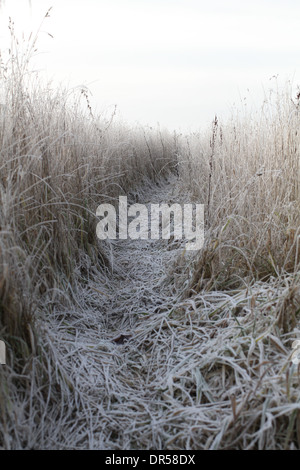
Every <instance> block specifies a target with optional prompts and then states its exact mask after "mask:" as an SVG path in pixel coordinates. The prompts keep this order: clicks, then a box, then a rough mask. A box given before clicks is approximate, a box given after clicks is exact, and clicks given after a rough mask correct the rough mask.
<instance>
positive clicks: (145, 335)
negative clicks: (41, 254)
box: [48, 178, 188, 449]
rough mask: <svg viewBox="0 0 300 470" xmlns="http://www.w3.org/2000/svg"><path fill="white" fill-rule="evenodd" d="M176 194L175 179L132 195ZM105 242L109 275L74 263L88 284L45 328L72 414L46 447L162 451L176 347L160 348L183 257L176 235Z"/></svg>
mask: <svg viewBox="0 0 300 470" xmlns="http://www.w3.org/2000/svg"><path fill="white" fill-rule="evenodd" d="M177 193H178V190H177V180H176V178H173V179H172V180H171V181H168V182H165V181H164V183H163V184H158V185H157V186H155V187H154V188H153V187H152V188H148V187H147V188H145V190H144V192H141V194H140V195H137V194H134V197H135V202H137V199H136V198H137V197H138V202H140V203H143V204H147V203H150V202H151V203H161V202H165V203H172V202H178V194H177ZM175 199H176V201H175ZM107 243H109V247H110V248H109V250H110V259H111V266H112V270H111V271H112V272H107V273H106V274H105V275H104V274H103V275H101V276H99V272H98V271H97V270H96V269H95V267H92V266H84V263H83V265H82V266H79V267H78V269H81V271H82V276H88V277H89V278H88V282H87V283H86V286H85V287H84V288H83V287H82V286H78V288H77V294H74V299H75V301H76V304H75V305H74V307H73V308H71V309H70V308H67V309H66V310H64V311H60V310H59V309H58V311H57V313H56V315H55V316H54V317H53V319H52V323H51V325H49V331H48V334H49V336H50V338H51V347H52V348H55V351H54V354H55V356H56V357H58V362H59V363H61V364H63V365H64V374H65V375H64V379H65V380H67V381H68V383H70V392H72V393H70V397H69V398H68V400H72V398H71V397H72V396H73V392H74V391H75V395H74V397H75V401H76V403H74V405H75V409H76V410H77V412H76V415H75V416H74V414H73V416H72V420H70V416H69V417H68V416H67V415H66V416H64V418H63V419H62V421H61V423H60V425H59V426H58V427H57V428H56V431H53V433H54V435H53V436H52V439H53V440H52V442H49V443H48V445H49V446H50V447H51V446H53V445H55V446H58V447H62V448H87V447H89V448H97V449H111V448H115V449H126V448H127V449H133V448H148V447H149V448H150V447H152V448H153V447H156V448H162V447H163V445H164V442H163V441H164V433H163V432H162V423H163V424H166V423H165V419H166V416H165V415H166V413H167V414H168V409H169V407H170V405H168V404H167V403H165V405H164V406H163V407H162V403H161V399H162V395H163V393H164V389H165V386H166V380H167V375H166V372H167V371H168V370H169V371H170V370H171V369H172V367H173V365H172V359H171V357H172V353H173V349H174V347H175V344H170V345H168V347H167V348H166V347H165V346H166V345H165V344H164V331H165V329H172V320H171V319H170V318H169V316H170V314H172V312H173V311H174V309H175V308H176V305H177V303H178V301H179V300H180V297H181V294H182V291H183V289H184V287H185V285H186V283H187V282H188V278H187V276H186V273H185V275H184V273H183V272H182V269H180V259H181V257H182V259H183V258H184V256H186V255H185V254H184V248H183V246H182V245H181V243H180V242H179V241H177V242H176V241H174V240H173V242H171V240H130V239H129V240H117V241H110V242H107ZM180 255H181V256H180ZM88 273H90V274H88ZM183 282H184V283H185V284H183ZM78 292H79V295H78ZM182 326H183V325H182ZM163 370H164V373H162V371H163ZM73 384H76V386H75V390H73V387H74V385H73ZM167 426H168V425H167ZM55 434H57V436H55ZM169 437H170V436H168V439H169ZM62 439H63V440H64V442H62Z"/></svg>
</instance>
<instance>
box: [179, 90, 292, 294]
mask: <svg viewBox="0 0 300 470" xmlns="http://www.w3.org/2000/svg"><path fill="white" fill-rule="evenodd" d="M299 97H300V95H299V94H298V95H297V96H296V97H295V96H293V92H292V87H291V85H287V86H286V87H285V88H283V89H280V88H279V87H277V89H276V90H271V91H270V93H269V95H268V96H266V99H265V101H264V103H263V105H262V107H261V109H260V110H259V111H256V112H254V111H252V112H250V111H249V112H248V111H247V108H245V110H244V111H242V112H241V111H238V112H236V113H235V114H233V116H232V118H231V119H230V120H229V121H228V122H225V123H223V122H221V121H219V120H218V118H217V117H216V118H215V119H214V121H213V123H212V128H211V129H209V130H208V131H207V132H206V134H205V135H203V134H197V133H194V134H192V135H190V136H188V137H186V138H185V140H183V138H182V142H181V143H182V145H184V146H185V150H183V153H182V155H181V157H180V159H181V165H180V174H181V177H182V181H183V185H184V186H185V185H188V186H189V187H190V188H192V191H193V194H194V198H195V200H197V201H199V202H201V203H204V204H205V205H206V219H205V222H206V237H205V239H206V243H205V248H204V250H203V251H202V252H201V254H200V257H199V258H198V260H197V263H196V266H195V275H194V278H193V280H192V284H191V287H192V289H194V290H196V291H199V289H201V288H203V287H205V288H209V289H214V288H217V289H219V288H221V289H231V288H235V287H237V286H240V285H243V284H244V282H245V280H246V281H247V282H249V281H253V280H258V279H260V280H267V279H268V278H269V277H270V276H279V275H282V274H284V273H291V272H294V271H297V269H298V264H299V247H298V240H299V238H298V235H299V221H300V214H299V199H300V188H299V177H300V169H299V156H300V150H299V144H300V135H299V123H300V109H299Z"/></svg>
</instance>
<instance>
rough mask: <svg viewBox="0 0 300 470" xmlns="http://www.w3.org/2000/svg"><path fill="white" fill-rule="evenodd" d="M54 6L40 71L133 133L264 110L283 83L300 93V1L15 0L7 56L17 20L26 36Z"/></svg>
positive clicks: (10, 0) (2, 15)
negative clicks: (132, 127) (115, 115)
mask: <svg viewBox="0 0 300 470" xmlns="http://www.w3.org/2000/svg"><path fill="white" fill-rule="evenodd" d="M50 6H53V9H52V11H51V17H50V18H48V19H47V20H46V21H45V23H44V24H43V27H42V30H43V32H42V33H41V35H40V41H39V52H40V53H41V54H40V55H38V56H37V57H36V58H35V62H36V64H37V65H38V67H39V68H40V69H41V70H43V71H45V73H47V75H48V77H49V78H54V79H55V81H64V82H65V83H66V84H69V85H70V86H72V87H73V86H77V85H81V84H84V85H87V86H88V87H89V89H90V91H91V93H92V95H93V98H92V100H93V104H94V105H95V106H97V108H98V110H99V111H102V110H104V109H108V110H109V109H110V108H111V109H113V106H114V105H115V104H116V105H117V106H118V109H119V112H120V113H121V115H122V117H123V118H124V120H126V121H129V122H130V123H134V122H136V121H138V122H140V123H142V124H149V125H155V124H156V123H157V122H159V123H160V125H161V126H162V127H168V128H170V129H174V128H176V129H182V130H188V129H197V128H203V127H206V126H207V124H208V123H210V122H211V121H212V119H213V117H214V115H215V114H217V115H219V116H223V117H224V118H226V116H228V115H229V114H230V110H231V108H232V106H233V105H234V104H235V105H236V107H239V106H241V104H240V100H242V101H243V100H244V98H245V97H247V103H248V106H251V104H252V103H259V102H260V101H261V100H262V96H263V89H264V90H266V91H267V90H268V89H269V88H270V87H271V86H274V85H275V82H274V79H272V80H270V79H271V77H273V76H274V75H275V76H276V75H278V76H279V77H278V79H279V84H280V85H283V84H284V82H285V81H286V80H287V79H290V80H292V81H293V83H294V86H295V88H296V85H297V83H299V84H300V73H299V72H300V1H299V0H251V1H247V2H246V1H241V0H222V1H221V0H84V1H83V0H52V1H51V0H31V2H30V1H27V0H6V1H5V2H4V6H2V8H1V10H0V45H1V48H2V49H3V48H4V47H5V46H6V44H7V43H6V38H7V37H8V28H7V25H8V16H9V15H10V16H11V17H12V19H13V20H14V21H15V25H16V29H17V30H18V31H24V32H25V33H26V32H28V31H32V30H34V31H35V30H36V29H37V28H38V25H39V23H40V22H41V19H42V17H43V15H44V13H45V12H46V10H47V9H48V8H49V7H50ZM47 32H49V33H51V34H52V35H53V36H54V39H51V37H50V36H48V35H47V34H46V33H47ZM248 90H249V91H248Z"/></svg>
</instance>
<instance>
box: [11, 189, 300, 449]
mask: <svg viewBox="0 0 300 470" xmlns="http://www.w3.org/2000/svg"><path fill="white" fill-rule="evenodd" d="M176 184H177V182H176V181H172V184H171V185H168V186H163V187H160V188H155V189H152V192H151V191H150V192H149V189H148V190H147V193H142V192H141V194H140V195H139V199H140V202H143V203H144V202H149V201H151V202H159V201H164V202H167V201H166V199H169V200H172V197H173V195H174V192H176V191H177V187H176ZM108 249H109V252H110V257H111V264H112V272H107V273H106V274H104V273H102V274H99V272H97V270H95V269H94V267H93V266H90V265H88V264H87V263H85V260H84V258H82V260H81V264H79V265H78V266H77V268H76V269H77V270H78V271H79V273H80V272H81V271H82V272H83V273H84V276H85V278H86V280H87V281H88V282H86V283H85V285H83V284H82V283H78V285H77V286H76V287H75V288H74V294H73V303H72V306H65V307H64V308H62V307H61V306H60V305H57V306H56V308H55V313H54V314H53V315H52V316H51V317H50V319H49V318H47V320H46V321H45V322H44V323H43V329H44V341H45V344H44V345H45V348H46V349H48V351H49V354H50V356H51V357H52V358H54V362H55V364H56V370H55V372H53V373H52V375H54V379H53V380H54V381H57V382H58V383H60V384H61V390H60V392H59V393H61V396H60V400H59V399H58V398H57V403H56V405H54V404H53V406H51V399H52V397H51V396H50V394H49V395H48V402H47V393H46V394H45V393H44V391H43V390H38V389H37V388H35V384H32V395H31V396H30V397H29V402H28V403H26V406H29V407H30V411H29V412H27V413H28V414H29V419H28V420H27V421H26V420H25V422H24V423H23V422H22V419H24V415H26V413H24V410H23V411H22V410H20V419H18V416H16V428H15V431H14V432H15V436H16V440H15V441H14V442H13V443H11V446H12V447H18V446H19V447H22V445H23V446H25V447H29V448H37V449H38V448H58V449H86V448H91V449H176V450H178V449H193V450H194V449H253V448H259V449H275V448H277V449H281V448H296V447H298V445H299V444H298V442H299V422H300V414H299V408H300V404H299V376H298V375H297V367H295V366H293V365H292V364H291V361H290V356H291V352H292V351H291V348H290V345H291V339H294V337H295V336H297V333H298V330H297V328H295V329H294V331H293V332H292V333H288V334H281V333H280V329H279V326H278V322H279V321H280V318H278V315H277V313H276V312H279V311H280V309H281V306H283V305H284V302H286V301H287V300H288V299H289V295H290V292H291V289H292V279H289V278H285V279H284V280H280V279H277V280H275V279H274V280H272V279H271V280H270V282H269V283H268V284H266V283H257V284H255V285H253V286H252V288H251V289H250V288H247V289H246V288H245V289H244V290H242V289H241V290H239V291H236V292H227V293H226V292H216V291H214V292H209V291H208V292H202V293H198V294H195V295H193V296H190V297H186V298H185V296H184V293H185V291H186V288H187V284H188V280H189V275H190V273H189V272H190V266H191V260H189V259H188V258H187V256H188V255H187V254H185V253H184V250H183V247H182V246H180V244H178V243H177V244H176V243H173V244H172V243H168V241H159V242H157V241H151V242H150V241H130V240H129V241H120V242H117V241H116V242H112V243H111V245H110V247H108ZM79 278H80V276H78V279H79ZM274 313H276V314H275V315H274ZM50 375H51V374H50ZM48 390H49V391H50V385H49V388H48ZM42 406H44V410H45V412H44V415H42V416H41V411H40V410H41V409H42ZM21 417H23V418H22V419H21ZM7 435H9V432H8V433H7ZM22 443H23V444H22Z"/></svg>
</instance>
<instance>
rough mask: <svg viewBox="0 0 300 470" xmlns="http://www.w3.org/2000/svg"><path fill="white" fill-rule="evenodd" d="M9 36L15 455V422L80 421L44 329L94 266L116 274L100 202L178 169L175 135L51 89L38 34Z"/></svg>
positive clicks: (10, 402) (7, 206) (0, 183)
mask: <svg viewBox="0 0 300 470" xmlns="http://www.w3.org/2000/svg"><path fill="white" fill-rule="evenodd" d="M48 15H49V13H47V14H46V17H47V16H48ZM9 30H10V35H11V46H10V51H9V55H8V57H7V58H6V59H4V54H2V56H1V62H0V97H1V98H0V103H1V104H0V336H1V339H3V340H4V341H5V342H6V345H7V360H8V365H7V366H6V367H5V368H4V367H2V368H1V369H0V375H1V381H0V416H1V418H0V446H1V447H2V446H3V447H5V448H11V447H23V446H24V445H25V446H26V444H24V442H21V441H20V439H21V438H20V437H19V434H18V432H17V430H16V427H15V426H14V423H15V420H16V419H19V422H21V423H23V424H24V426H25V427H26V426H29V427H30V426H31V425H32V424H33V422H34V421H35V420H36V419H40V420H42V419H43V418H44V417H45V414H48V413H50V415H51V410H52V411H53V420H54V421H55V419H56V418H57V419H59V416H62V414H65V417H64V419H67V417H68V416H69V414H70V413H71V411H70V410H72V406H71V407H70V406H68V405H67V402H68V401H70V398H69V393H70V390H69V384H68V382H67V381H66V380H65V379H64V378H63V374H62V373H61V372H60V364H59V363H57V361H56V359H55V358H53V356H52V354H51V350H50V349H51V348H50V349H49V348H47V346H46V345H45V343H44V344H43V334H42V331H41V324H42V320H44V319H45V317H47V315H51V312H52V309H53V306H54V305H55V304H56V303H57V302H60V303H64V302H65V303H67V302H71V301H72V298H73V296H74V281H75V280H76V282H79V283H84V282H87V280H86V279H87V278H88V277H89V275H91V276H92V271H93V270H96V271H100V272H103V273H104V272H106V271H107V270H109V269H110V255H109V251H107V248H106V245H105V244H103V243H101V242H100V241H99V240H98V239H97V237H96V230H95V228H96V223H97V220H96V217H95V213H96V208H97V206H98V205H99V204H101V203H102V202H106V201H108V200H110V201H114V200H115V198H116V197H117V196H118V195H119V194H127V193H128V192H129V191H130V190H133V189H134V187H135V186H136V185H138V184H141V181H143V180H147V179H148V180H149V179H150V180H155V179H157V178H161V177H163V176H164V175H166V174H167V173H168V172H170V171H173V168H174V162H175V160H174V158H175V157H174V151H175V147H174V145H175V144H174V139H173V137H172V136H170V135H168V134H167V133H166V132H161V131H160V129H150V128H148V129H142V128H139V127H136V128H130V127H129V126H127V125H125V124H122V122H120V121H119V122H118V123H116V122H115V116H114V113H113V114H112V115H102V116H94V115H93V111H92V109H91V106H90V103H89V94H88V90H86V89H85V88H81V89H78V90H73V91H72V90H71V91H70V90H67V89H63V88H60V89H54V88H53V86H52V84H51V83H48V84H47V83H46V84H45V83H43V82H42V81H41V79H40V76H39V74H37V73H36V72H34V71H32V70H31V58H32V56H33V55H34V54H35V52H36V50H37V39H38V35H32V36H31V38H30V40H29V41H24V40H18V38H17V37H16V33H15V30H14V24H13V22H12V21H10V24H9ZM87 260H88V261H87ZM75 266H79V267H80V269H79V271H78V270H76V272H75V269H74V268H75ZM88 271H91V273H89V272H88ZM74 276H75V277H76V279H74ZM33 396H34V397H35V398H34V401H35V403H34V405H33V404H32V400H33ZM16 414H20V416H19V417H17V416H16ZM30 423H31V424H30ZM21 427H22V426H21Z"/></svg>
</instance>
